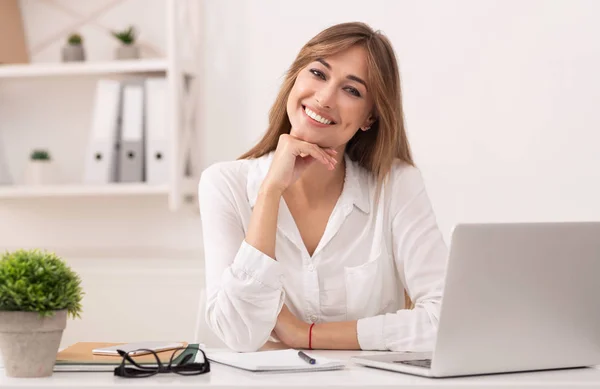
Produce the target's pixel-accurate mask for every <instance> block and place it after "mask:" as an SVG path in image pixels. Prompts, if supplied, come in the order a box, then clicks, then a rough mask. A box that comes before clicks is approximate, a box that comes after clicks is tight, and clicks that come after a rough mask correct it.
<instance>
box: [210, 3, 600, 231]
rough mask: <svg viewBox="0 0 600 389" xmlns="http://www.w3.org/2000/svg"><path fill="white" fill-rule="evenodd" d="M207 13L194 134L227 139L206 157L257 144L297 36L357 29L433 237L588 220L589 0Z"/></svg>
mask: <svg viewBox="0 0 600 389" xmlns="http://www.w3.org/2000/svg"><path fill="white" fill-rule="evenodd" d="M207 8H208V9H207V16H209V18H210V19H209V20H208V21H207V28H208V29H209V35H208V36H209V37H212V38H213V39H212V40H211V41H209V42H208V45H209V50H208V52H209V53H211V60H210V61H209V62H207V64H206V65H207V66H208V68H207V73H206V74H210V75H211V76H213V77H214V78H212V79H207V87H208V88H207V90H206V92H207V94H208V95H209V96H210V100H211V102H210V103H209V105H210V107H211V108H215V109H216V111H217V112H218V113H219V114H218V115H213V114H212V113H213V111H212V110H211V111H209V112H208V114H207V115H206V116H205V122H204V127H203V130H204V131H206V132H207V134H204V136H205V137H207V139H209V140H210V143H212V142H217V140H218V139H219V140H220V139H221V138H219V137H220V136H222V134H226V135H230V137H228V139H232V142H233V143H229V141H227V143H226V145H225V144H224V145H223V147H219V148H215V149H212V150H209V152H208V153H207V154H206V158H207V160H209V161H215V160H218V159H221V158H223V157H224V156H227V157H233V156H236V155H238V154H236V153H240V152H241V151H243V150H244V149H245V148H247V147H249V146H250V145H251V144H252V142H253V141H255V140H256V139H258V137H259V135H260V134H261V133H262V131H263V130H264V129H265V127H266V124H267V112H268V109H269V108H270V105H271V104H272V101H273V99H274V98H275V95H276V92H277V88H278V86H279V83H280V81H281V79H282V76H283V73H284V71H285V70H286V68H287V67H288V66H289V64H290V63H291V62H292V61H293V59H294V58H295V56H296V54H297V52H298V51H299V49H300V47H301V46H302V45H303V44H304V43H305V42H306V41H308V40H309V39H310V38H311V37H312V36H313V35H314V34H316V33H317V32H318V31H320V30H321V29H323V28H325V27H327V26H329V25H331V24H334V23H338V22H343V21H354V20H360V21H364V22H367V23H369V24H371V25H372V26H373V27H374V28H376V29H380V30H382V31H383V32H384V33H386V34H387V35H388V36H389V37H390V38H391V40H392V42H393V44H394V47H395V49H396V52H397V55H398V58H399V61H400V67H401V77H402V81H403V92H404V106H405V114H406V123H407V127H408V131H409V139H410V141H411V144H412V147H413V150H414V154H415V159H416V162H417V164H418V165H419V166H420V167H421V169H422V171H423V173H424V175H425V179H426V183H427V187H428V189H429V193H430V195H431V198H432V201H433V203H434V207H435V210H436V212H437V215H438V221H439V224H440V226H441V228H442V231H443V232H444V235H445V237H446V239H448V238H449V233H450V230H451V228H452V226H453V225H454V224H455V223H457V222H461V221H476V222H480V221H482V222H483V221H548V220H561V221H562V220H598V219H600V202H598V198H600V170H599V169H598V167H599V166H600V152H598V150H599V148H598V144H599V143H600V131H599V130H598V129H599V127H600V117H599V116H598V115H596V114H595V112H596V107H595V106H596V105H597V104H598V102H599V101H600V99H599V97H600V73H599V72H598V69H600V44H599V43H598V40H597V37H598V36H600V27H599V25H598V23H597V18H598V15H600V2H597V1H594V0H588V1H543V0H538V1H534V0H526V1H516V0H508V1H481V0H470V1H467V0H457V1H451V2H443V1H418V2H417V1H409V0H406V1H398V0H390V1H381V0H379V1H377V0H373V1H370V2H368V5H367V3H365V2H364V1H357V0H344V1H341V0H340V1H319V0H305V1H303V2H302V3H301V4H299V3H293V2H286V1H277V0H251V1H243V2H242V1H234V0H233V1H232V0H230V1H218V2H217V1H209V2H207ZM227 112H229V113H231V112H235V114H231V115H225V113H227ZM221 114H223V115H221ZM217 129H218V130H217ZM236 135H239V136H243V137H244V138H243V140H242V139H241V138H240V139H238V140H237V141H236V140H235V139H234V137H235V136H236ZM225 147H228V149H227V150H228V151H224V150H225ZM229 147H230V148H229ZM234 150H235V153H234Z"/></svg>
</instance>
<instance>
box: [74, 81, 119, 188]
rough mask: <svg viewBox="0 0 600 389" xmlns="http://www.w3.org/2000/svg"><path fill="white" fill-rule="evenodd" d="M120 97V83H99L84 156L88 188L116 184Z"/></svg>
mask: <svg viewBox="0 0 600 389" xmlns="http://www.w3.org/2000/svg"><path fill="white" fill-rule="evenodd" d="M120 94H121V84H120V82H119V81H116V80H109V79H101V80H98V82H97V84H96V96H95V101H94V111H93V114H92V129H91V134H90V140H89V145H88V150H87V154H86V156H85V166H84V176H83V182H84V183H86V184H107V183H110V182H115V181H116V180H117V157H118V155H117V151H118V147H119V145H118V135H119V134H118V133H119V115H120Z"/></svg>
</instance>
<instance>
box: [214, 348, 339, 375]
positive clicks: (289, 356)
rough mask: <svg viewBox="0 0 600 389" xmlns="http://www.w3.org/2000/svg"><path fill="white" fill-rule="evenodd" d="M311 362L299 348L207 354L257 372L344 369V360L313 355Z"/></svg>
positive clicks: (220, 361) (219, 360)
mask: <svg viewBox="0 0 600 389" xmlns="http://www.w3.org/2000/svg"><path fill="white" fill-rule="evenodd" d="M306 354H308V355H309V356H310V357H312V358H314V359H315V360H316V363H315V364H312V365H311V364H310V363H308V362H306V361H305V360H303V359H302V358H300V357H299V356H298V350H274V351H258V352H253V353H236V352H213V353H207V354H206V356H207V357H208V359H209V360H210V361H213V362H217V363H222V364H224V365H229V366H233V367H237V368H240V369H244V370H250V371H256V372H302V371H323V370H336V369H343V368H344V366H345V363H344V362H343V361H339V360H334V359H328V358H323V357H319V356H316V355H312V354H311V353H310V352H308V351H307V352H306Z"/></svg>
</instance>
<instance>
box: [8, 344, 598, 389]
mask: <svg viewBox="0 0 600 389" xmlns="http://www.w3.org/2000/svg"><path fill="white" fill-rule="evenodd" d="M313 353H314V354H315V355H323V356H326V357H329V358H339V359H344V360H347V359H348V358H350V357H351V356H354V355H359V354H373V352H364V351H363V352H361V351H358V352H357V351H313ZM158 385H163V386H164V387H167V388H199V387H200V388H201V387H207V388H220V389H244V388H252V389H258V388H263V387H272V388H279V387H289V388H297V389H300V388H306V389H322V388H323V389H324V388H328V389H330V388H340V389H341V388H354V389H359V388H360V389H376V388H377V389H379V388H386V389H391V388H430V389H432V388H444V389H449V388H494V389H500V388H511V389H514V388H555V389H558V388H561V389H562V388H564V389H572V388H580V387H585V388H598V389H600V368H584V369H569V370H554V371H540V372H530V373H511V374H496V375H486V376H473V377H458V378H443V379H432V378H423V377H417V376H412V375H408V374H401V373H396V372H390V371H385V370H379V369H372V368H367V367H362V366H359V365H356V364H353V363H352V362H349V363H348V365H347V367H346V369H344V370H335V371H323V372H310V373H285V374H284V373H252V372H247V371H244V370H240V369H236V368H233V367H229V366H224V365H220V364H217V363H212V364H211V372H210V373H208V374H205V375H201V376H195V377H181V376H179V375H177V374H161V375H160V376H154V377H150V378H141V379H128V378H120V377H115V376H113V374H112V373H109V372H102V373H90V372H80V373H65V372H62V373H61V372H56V373H54V375H53V376H52V377H48V378H9V377H6V376H5V375H4V370H3V369H0V387H1V388H2V389H5V388H8V389H13V388H14V389H17V388H19V389H25V388H85V389H109V388H115V387H143V388H146V387H155V386H158Z"/></svg>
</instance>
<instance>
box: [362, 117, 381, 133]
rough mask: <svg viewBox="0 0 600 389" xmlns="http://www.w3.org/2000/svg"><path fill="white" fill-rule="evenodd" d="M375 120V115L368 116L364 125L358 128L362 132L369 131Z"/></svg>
mask: <svg viewBox="0 0 600 389" xmlns="http://www.w3.org/2000/svg"><path fill="white" fill-rule="evenodd" d="M376 120H377V118H376V117H375V114H371V115H369V118H368V119H367V120H366V121H365V123H364V124H363V125H362V126H361V127H360V129H361V130H362V131H368V130H369V129H371V126H372V125H373V123H375V121H376Z"/></svg>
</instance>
